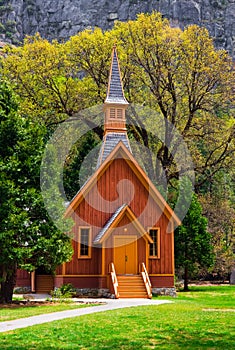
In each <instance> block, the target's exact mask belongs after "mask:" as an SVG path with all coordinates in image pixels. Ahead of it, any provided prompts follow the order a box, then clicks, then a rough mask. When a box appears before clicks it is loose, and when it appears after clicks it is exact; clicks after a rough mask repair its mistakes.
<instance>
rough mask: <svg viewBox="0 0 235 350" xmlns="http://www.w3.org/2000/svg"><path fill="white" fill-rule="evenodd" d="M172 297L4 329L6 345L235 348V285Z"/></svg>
mask: <svg viewBox="0 0 235 350" xmlns="http://www.w3.org/2000/svg"><path fill="white" fill-rule="evenodd" d="M159 299H162V298H159ZM172 301H173V303H172V304H163V305H159V306H142V307H133V308H126V309H119V310H113V311H107V312H103V313H97V314H91V315H86V316H82V317H77V318H71V319H66V320H62V321H55V322H52V323H48V324H43V325H37V326H33V327H29V328H25V329H20V330H16V331H11V332H7V333H1V334H0V344H1V349H12V350H13V349H14V350H15V349H17V350H23V349H27V350H33V349H35V350H45V349H46V350H47V349H63V350H66V349H71V350H72V349H81V350H87V349H92V350H97V349H110V350H111V349H125V350H126V349H128V350H129V349H132V350H141V349H160V348H161V349H171V350H172V349H173V350H175V349H190V350H191V349H206V350H210V349H211V350H212V349H234V348H235V330H234V321H235V313H234V312H233V311H232V310H235V287H233V286H227V287H194V288H192V290H191V291H190V292H187V293H185V292H182V293H179V296H178V298H176V299H172Z"/></svg>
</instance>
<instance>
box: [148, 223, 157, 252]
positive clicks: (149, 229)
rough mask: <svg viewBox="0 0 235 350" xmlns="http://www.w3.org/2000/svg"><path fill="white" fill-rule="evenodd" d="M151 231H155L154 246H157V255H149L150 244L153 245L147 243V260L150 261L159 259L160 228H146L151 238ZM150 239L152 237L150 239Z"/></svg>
mask: <svg viewBox="0 0 235 350" xmlns="http://www.w3.org/2000/svg"><path fill="white" fill-rule="evenodd" d="M151 230H155V231H157V235H156V244H157V249H156V250H157V254H156V255H150V247H151V244H153V243H149V250H148V253H149V258H150V259H160V227H156V226H154V227H148V234H149V236H150V237H151V235H150V231H151ZM151 238H152V237H151Z"/></svg>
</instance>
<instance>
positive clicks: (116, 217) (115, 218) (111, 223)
mask: <svg viewBox="0 0 235 350" xmlns="http://www.w3.org/2000/svg"><path fill="white" fill-rule="evenodd" d="M125 214H126V215H127V216H128V217H129V218H130V221H131V223H132V224H133V225H134V226H135V227H136V229H137V232H138V233H140V234H141V235H142V236H144V237H145V238H147V240H148V241H149V243H153V240H152V238H151V237H150V236H149V234H148V233H147V232H146V230H145V229H144V227H143V226H142V225H141V223H140V222H139V220H138V218H137V217H136V216H135V214H134V213H133V211H132V210H131V209H130V207H129V206H128V205H127V204H123V205H122V206H120V207H119V208H118V209H117V210H116V211H115V212H114V214H113V215H112V216H111V217H110V219H109V220H108V221H107V223H106V224H105V225H104V227H103V228H102V229H101V230H100V232H99V233H98V235H97V236H96V237H95V239H94V241H93V244H101V243H103V241H105V239H106V238H108V236H109V233H111V230H112V229H113V228H115V227H116V225H117V224H118V223H119V221H120V220H121V219H122V217H123V216H124V215H125Z"/></svg>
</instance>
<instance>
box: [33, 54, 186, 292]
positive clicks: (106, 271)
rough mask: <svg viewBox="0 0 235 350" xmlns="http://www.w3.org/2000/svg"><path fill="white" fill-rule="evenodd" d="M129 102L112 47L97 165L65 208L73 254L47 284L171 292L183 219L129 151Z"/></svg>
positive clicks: (107, 290) (83, 290)
mask: <svg viewBox="0 0 235 350" xmlns="http://www.w3.org/2000/svg"><path fill="white" fill-rule="evenodd" d="M127 107H128V102H127V100H126V98H125V96H124V91H123V86H122V79H121V72H120V67H119V61H118V56H117V51H116V48H115V47H114V48H113V51H112V60H111V68H110V75H109V82H108V89H107V96H106V99H105V102H104V119H105V120H104V136H103V141H102V145H101V147H100V152H99V157H98V161H97V168H96V171H95V173H94V174H93V175H92V176H91V177H90V178H89V179H88V180H87V182H86V183H85V184H84V185H83V187H82V188H81V189H80V190H79V192H78V193H77V194H76V195H75V197H74V198H73V199H72V201H71V202H70V203H69V206H68V207H67V209H66V213H65V215H66V217H72V219H73V221H74V227H73V235H74V239H73V248H74V255H73V258H72V260H71V261H70V262H67V263H64V264H63V265H61V266H59V267H58V268H57V270H56V275H55V276H54V277H53V279H50V283H51V284H50V289H51V287H60V286H61V285H62V284H65V283H71V284H72V285H73V286H74V287H75V288H77V289H78V290H79V291H80V292H81V293H82V292H84V294H86V293H87V294H88V295H90V294H89V292H93V293H95V291H97V294H96V295H99V296H115V297H116V298H133V297H140V298H151V296H152V292H155V293H156V292H159V291H166V290H174V228H175V226H176V225H177V226H178V225H179V224H180V220H179V219H178V218H177V216H176V215H175V214H174V211H173V210H172V209H171V208H170V207H169V205H168V204H167V203H166V201H165V200H164V199H163V197H162V196H161V194H160V193H159V191H158V190H157V189H156V187H155V186H154V185H153V183H152V182H151V181H150V179H149V178H148V176H147V175H146V173H145V172H144V171H143V169H142V168H141V167H140V166H139V164H138V163H137V161H136V160H135V158H134V157H133V154H132V150H131V146H130V143H129V140H128V136H127V130H126V118H125V113H126V109H127ZM169 228H170V229H169ZM44 277H45V276H44ZM38 278H39V277H38ZM40 278H41V280H42V281H43V276H41V277H40ZM44 281H45V279H44ZM39 284H40V286H42V285H44V286H45V287H44V289H49V286H47V285H46V283H44V284H43V283H42V282H40V283H39V282H38V287H37V276H36V291H40V290H39V289H40V288H39ZM44 291H46V290H44ZM163 293H164V292H163Z"/></svg>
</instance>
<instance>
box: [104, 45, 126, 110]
mask: <svg viewBox="0 0 235 350" xmlns="http://www.w3.org/2000/svg"><path fill="white" fill-rule="evenodd" d="M105 103H115V104H124V105H128V102H127V100H126V98H125V96H124V92H123V87H122V79H121V72H120V67H119V62H118V57H117V50H116V47H115V46H114V47H113V51H112V61H111V67H110V73H109V83H108V91H107V97H106V100H105Z"/></svg>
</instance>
